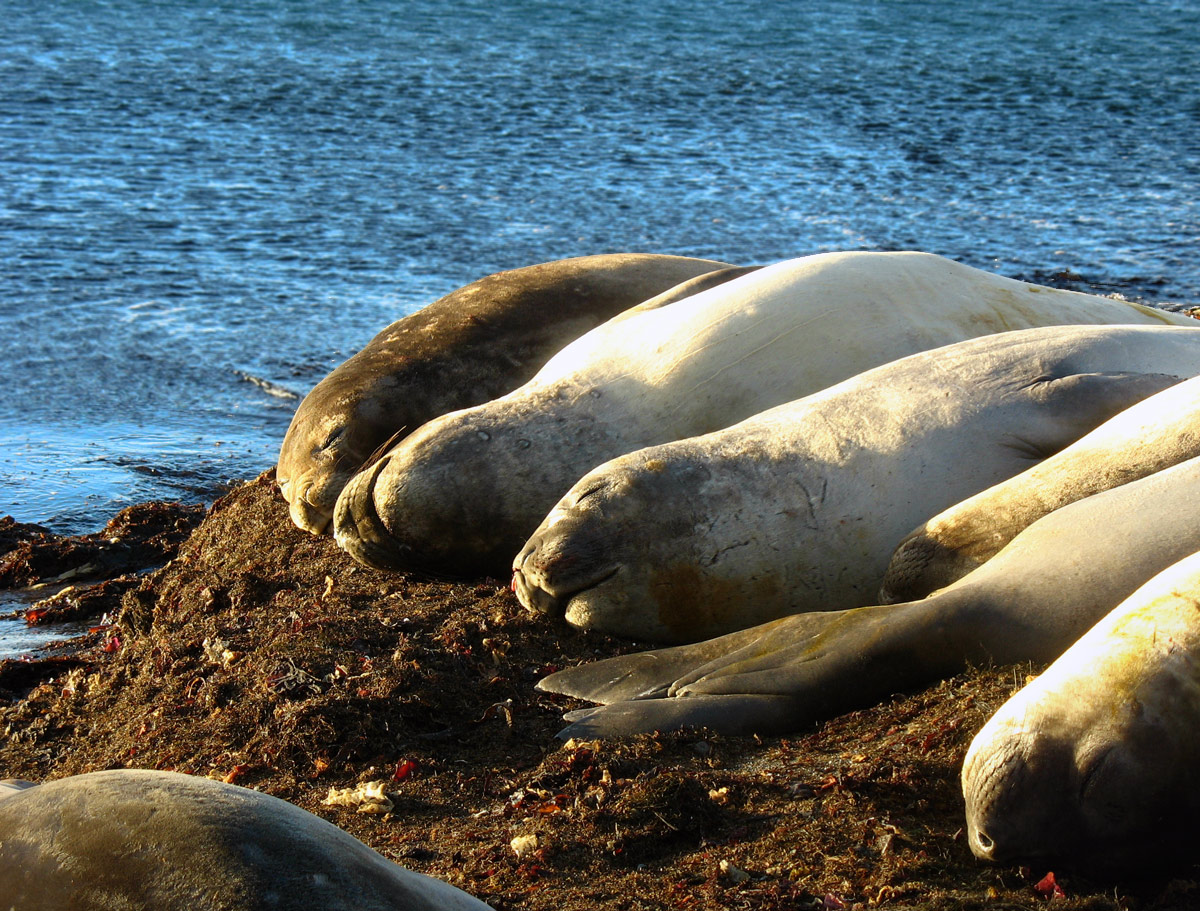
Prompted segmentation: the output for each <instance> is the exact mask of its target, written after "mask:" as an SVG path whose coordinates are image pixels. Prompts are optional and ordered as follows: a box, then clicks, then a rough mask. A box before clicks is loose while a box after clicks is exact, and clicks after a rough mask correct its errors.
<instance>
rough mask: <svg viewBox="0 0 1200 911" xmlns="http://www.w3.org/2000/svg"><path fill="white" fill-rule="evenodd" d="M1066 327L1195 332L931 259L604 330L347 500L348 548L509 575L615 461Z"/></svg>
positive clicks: (865, 265)
mask: <svg viewBox="0 0 1200 911" xmlns="http://www.w3.org/2000/svg"><path fill="white" fill-rule="evenodd" d="M1064 323H1092V324H1096V323H1148V324H1158V325H1162V324H1175V323H1179V324H1180V325H1192V326H1195V323H1194V322H1193V321H1191V320H1188V319H1187V318H1185V317H1181V316H1178V315H1175V314H1170V313H1165V312H1163V311H1158V310H1153V309H1151V308H1146V307H1139V306H1137V305H1132V304H1129V303H1126V302H1123V301H1115V300H1110V299H1107V298H1100V297H1091V296H1088V295H1081V294H1076V293H1073V292H1068V291H1056V290H1053V289H1049V288H1040V287H1038V286H1035V285H1028V284H1025V283H1022V282H1017V281H1012V280H1009V279H1004V278H1000V277H998V276H995V275H990V274H988V273H986V272H981V271H979V270H976V269H971V268H969V267H967V266H963V265H960V264H958V263H954V262H951V261H950V260H946V259H942V258H941V257H937V256H931V255H928V254H922V253H830V254H820V255H817V256H811V257H804V258H801V259H796V260H789V261H787V262H784V263H778V264H776V265H774V266H768V267H766V268H764V269H761V270H759V271H758V272H755V273H754V274H752V275H747V276H744V277H742V278H738V279H735V280H733V281H731V282H728V283H726V284H724V285H721V286H720V287H717V288H714V289H711V290H709V291H705V292H704V293H702V294H697V295H694V296H693V297H691V298H688V299H686V300H683V301H680V302H679V303H676V304H673V305H671V306H670V307H666V308H660V309H658V310H655V311H653V312H642V313H634V314H629V315H626V316H624V317H623V318H621V319H620V320H619V321H618V322H615V323H609V324H606V325H604V326H601V327H599V328H597V329H594V330H592V331H591V332H589V333H588V334H587V335H585V336H583V337H582V338H580V339H578V340H577V341H576V342H574V343H572V344H571V345H569V346H568V347H567V348H565V349H564V350H563V351H561V352H560V353H559V354H558V355H556V356H555V357H554V358H553V359H552V360H551V361H550V362H549V363H548V364H547V365H546V366H545V367H544V368H543V369H542V370H541V371H540V372H539V373H538V375H537V376H536V377H534V378H533V379H532V380H531V381H530V382H529V383H527V384H525V385H524V386H522V387H521V388H520V389H518V390H515V391H514V392H512V393H510V394H509V395H507V396H504V397H502V398H500V399H497V400H495V401H493V402H489V403H487V404H485V405H481V406H478V407H476V408H472V409H468V410H465V411H460V412H456V413H454V414H449V415H445V416H443V417H441V418H438V419H436V420H434V421H431V422H430V423H428V424H426V425H425V426H424V427H423V428H421V429H420V430H419V431H417V432H416V433H414V434H413V435H412V436H410V437H409V438H408V439H406V440H404V441H402V442H401V443H400V444H399V445H397V446H396V447H394V448H393V449H392V450H391V451H390V452H389V453H388V455H387V456H385V457H384V459H383V460H382V461H380V462H379V463H378V464H377V465H375V466H373V467H372V468H371V469H370V470H368V471H364V472H363V473H361V474H360V475H359V476H358V477H356V478H355V479H354V481H353V483H352V484H350V485H348V486H347V488H346V490H345V492H344V493H343V496H342V497H341V499H340V501H339V503H338V506H337V519H336V526H337V528H336V535H337V538H338V542H339V543H340V544H341V545H342V546H343V547H344V548H346V550H348V551H349V552H350V553H351V554H352V555H353V556H354V557H355V558H356V559H359V560H361V561H363V562H365V563H369V564H372V565H375V566H380V567H392V568H401V569H419V570H424V571H432V572H441V573H448V574H456V575H468V574H475V573H494V574H501V573H505V572H506V571H507V570H508V567H509V565H510V563H511V560H512V556H513V554H515V553H516V552H517V550H518V549H519V548H520V547H521V544H522V543H523V542H524V541H525V539H526V538H527V537H528V536H529V535H530V533H532V532H533V531H534V529H535V528H537V526H538V523H539V522H540V521H541V520H542V518H543V517H544V516H545V514H546V512H547V511H548V510H549V509H550V507H551V506H553V505H554V503H555V502H556V501H557V500H558V499H559V497H561V496H562V495H563V494H564V493H566V491H567V490H568V489H569V488H570V486H571V484H573V483H574V482H575V481H576V480H577V479H578V478H579V477H580V476H582V475H583V474H584V473H585V472H586V471H588V470H589V469H591V468H593V467H594V466H596V465H598V464H600V463H601V462H604V461H607V460H608V459H611V458H613V457H615V456H618V455H621V454H622V453H625V452H630V451H632V450H635V449H640V448H642V447H643V446H650V445H653V444H656V443H662V442H666V441H668V440H674V439H680V438H682V437H688V436H694V435H696V434H700V433H707V432H709V431H712V430H717V429H719V428H721V427H727V426H729V425H730V424H732V423H735V422H736V421H739V420H742V419H744V418H747V417H749V416H750V415H752V414H755V413H757V412H759V411H762V410H763V409H765V408H769V407H771V406H774V405H778V404H781V403H783V402H786V401H790V400H792V399H795V398H798V397H800V396H802V395H807V394H809V393H812V392H815V391H817V390H819V389H823V388H825V387H826V386H829V385H832V384H833V383H836V382H839V381H840V380H843V379H846V378H847V377H849V376H853V375H854V374H856V373H860V372H861V371H863V370H866V369H869V368H871V367H874V366H877V365H879V364H882V363H885V362H887V361H891V360H894V359H895V358H898V357H903V356H905V355H908V354H912V353H914V352H917V351H923V350H927V349H929V348H934V347H937V346H939V345H944V344H948V343H951V342H955V341H960V340H962V339H966V338H974V337H976V336H980V335H987V334H989V333H992V332H997V331H1001V330H1005V329H1019V328H1027V327H1030V326H1041V325H1054V324H1064ZM922 518H923V517H922ZM905 530H907V529H905Z"/></svg>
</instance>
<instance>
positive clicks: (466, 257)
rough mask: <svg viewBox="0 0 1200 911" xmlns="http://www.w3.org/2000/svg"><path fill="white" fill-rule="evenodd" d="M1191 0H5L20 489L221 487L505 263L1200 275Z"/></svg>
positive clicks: (0, 171)
mask: <svg viewBox="0 0 1200 911" xmlns="http://www.w3.org/2000/svg"><path fill="white" fill-rule="evenodd" d="M1197 73H1200V4H1197V3H1196V2H1183V0H1175V2H1172V0H1157V2H1155V0H1150V2H1147V0H1139V2H1104V0H1095V2H1064V0H1010V2H1002V3H995V4H977V3H974V2H966V0H939V2H932V0H928V2H921V0H913V2H901V0H876V2H870V0H858V2H852V0H812V2H755V0H749V2H747V0H739V2H733V0H710V2H708V3H706V4H692V3H683V2H668V0H637V2H634V0H610V2H607V3H604V4H586V3H563V2H551V0H537V2H535V0H487V2H482V0H464V2H458V3H455V4H445V3H436V2H432V0H411V2H404V0H397V2H382V0H359V2H354V3H338V4H332V3H324V2H315V0H292V2H286V3H285V2H282V0H278V2H268V0H238V2H236V3H234V2H224V0H221V2H217V0H194V2H187V3H182V4H163V3H159V2H151V0H90V2H89V0H6V2H5V3H4V15H3V16H0V338H3V346H4V347H3V357H0V390H2V394H3V400H2V401H3V404H0V514H3V513H11V514H13V515H14V516H16V517H17V518H18V519H21V520H23V521H36V522H44V523H48V524H50V525H51V526H52V527H54V528H56V529H57V530H60V531H65V532H77V531H89V530H94V529H96V528H98V527H99V526H100V525H101V524H102V523H103V522H104V521H105V520H106V519H107V518H108V517H109V516H110V515H111V514H112V513H113V512H114V511H116V510H117V509H118V508H120V507H121V506H123V505H127V504H128V503H131V502H135V501H139V500H144V499H148V498H154V497H179V498H183V499H185V500H193V501H194V500H200V499H206V498H211V497H212V496H213V495H214V494H215V493H216V492H218V491H219V490H220V489H221V487H222V485H223V484H225V483H227V482H228V481H230V480H231V479H239V478H248V477H251V476H253V475H255V474H256V473H258V472H259V471H260V470H261V469H263V468H264V467H266V466H268V465H269V464H271V463H272V462H273V461H274V458H275V455H276V452H277V449H278V446H279V443H280V441H281V440H282V437H283V433H284V430H285V429H286V427H287V423H288V420H289V419H290V415H291V412H292V410H293V409H294V407H295V405H296V404H297V401H298V399H296V398H294V397H288V392H291V393H295V394H302V393H303V392H304V391H306V390H307V389H308V388H309V387H311V386H312V385H313V384H314V383H315V382H316V381H317V380H319V379H320V377H321V376H323V375H324V373H325V372H327V371H328V370H329V369H330V368H332V367H333V366H334V365H336V364H337V363H338V362H340V361H341V360H342V359H344V358H345V357H347V356H348V355H350V354H351V353H353V352H354V351H355V350H357V349H358V348H359V347H360V346H361V345H362V344H363V343H365V342H366V341H367V340H368V339H369V338H370V337H371V336H372V335H373V334H374V333H375V332H376V331H377V330H378V329H379V328H381V327H382V326H384V325H385V324H386V323H388V322H390V321H391V320H393V319H395V318H396V317H398V316H400V315H403V314H405V313H408V312H411V311H412V310H414V309H416V308H418V307H420V306H422V305H423V304H425V303H427V302H429V301H430V300H432V299H434V298H436V297H438V296H440V295H441V294H443V293H446V292H447V291H450V290H452V289H453V288H455V287H457V286H459V285H461V284H465V283H466V282H468V281H471V280H473V279H474V278H477V277H479V276H480V275H483V274H486V273H488V272H492V271H496V270H498V269H502V268H509V267H514V266H519V265H525V264H529V263H532V262H538V261H544V260H548V259H555V258H559V257H564V256H572V255H579V254H584V253H596V252H605V251H615V250H645V251H656V252H671V253H680V254H689V255H698V256H712V257H717V258H721V259H726V260H730V261H734V262H747V263H748V262H768V261H772V260H777V259H782V258H786V257H790V256H795V255H800V254H804V253H810V252H815V251H819V250H832V249H858V248H872V249H894V248H917V249H923V250H929V251H933V252H937V253H941V254H943V255H947V256H951V257H954V258H956V259H960V260H963V261H965V262H968V263H970V264H972V265H976V266H980V267H983V268H989V269H993V270H994V271H998V272H1001V273H1004V274H1008V275H1016V276H1020V277H1027V278H1029V277H1034V278H1036V277H1037V276H1038V275H1042V274H1046V273H1051V272H1055V271H1059V270H1062V269H1070V270H1072V271H1075V272H1077V273H1080V274H1081V275H1083V276H1085V277H1086V278H1088V279H1089V280H1091V281H1093V282H1094V283H1096V284H1095V286H1096V287H1097V288H1100V289H1102V290H1103V289H1107V288H1111V289H1113V290H1118V291H1121V292H1124V293H1126V294H1128V295H1130V296H1134V297H1141V298H1149V299H1166V300H1170V301H1175V302H1177V303H1180V304H1185V303H1186V304H1191V303H1197V302H1200V256H1198V253H1200V243H1198V241H1200V211H1198V209H1197V200H1198V199H1200V92H1197V90H1196V89H1197V82H1196V80H1197Z"/></svg>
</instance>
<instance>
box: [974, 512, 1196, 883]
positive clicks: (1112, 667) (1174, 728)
mask: <svg viewBox="0 0 1200 911" xmlns="http://www.w3.org/2000/svg"><path fill="white" fill-rule="evenodd" d="M1192 541H1193V546H1194V545H1195V543H1196V536H1195V534H1194V530H1193V535H1192ZM1198 607H1200V553H1194V554H1191V555H1190V556H1188V557H1185V558H1184V559H1183V560H1181V561H1179V562H1178V563H1176V564H1174V565H1173V566H1170V567H1169V568H1167V569H1165V570H1163V571H1162V572H1160V573H1159V574H1158V575H1156V576H1155V577H1154V578H1152V579H1151V580H1150V581H1149V582H1147V583H1146V584H1145V585H1143V586H1142V587H1141V588H1139V589H1138V590H1137V591H1136V592H1134V593H1133V594H1132V595H1130V596H1129V597H1128V598H1127V599H1125V601H1124V602H1122V603H1121V604H1120V605H1118V606H1117V607H1116V608H1114V609H1113V610H1112V612H1111V613H1109V614H1108V615H1107V616H1106V617H1104V619H1102V620H1101V621H1100V622H1099V623H1097V624H1096V625H1095V626H1094V627H1092V628H1091V629H1090V630H1089V631H1088V632H1087V633H1086V634H1085V635H1084V636H1083V638H1081V639H1080V640H1079V641H1078V642H1076V643H1075V644H1074V645H1072V646H1071V647H1070V648H1069V649H1067V651H1066V652H1064V653H1063V655H1062V657H1060V658H1059V659H1058V660H1057V661H1055V662H1054V663H1053V664H1052V665H1050V667H1049V669H1048V670H1046V671H1045V672H1044V673H1043V674H1041V676H1039V677H1037V678H1035V679H1034V680H1033V682H1032V683H1029V684H1028V685H1027V686H1025V687H1024V689H1022V690H1021V691H1020V692H1018V693H1016V694H1015V695H1014V696H1013V697H1012V698H1011V699H1009V700H1008V702H1006V703H1005V704H1004V705H1003V706H1002V707H1001V708H1000V710H999V711H997V712H996V714H995V715H994V716H993V717H992V719H991V720H990V721H988V723H987V724H986V725H984V727H983V729H982V730H981V731H980V732H979V733H978V734H977V735H976V737H975V739H974V740H973V741H972V743H971V747H970V749H969V750H968V752H967V758H966V761H965V762H964V763H963V772H962V786H963V796H964V797H965V798H966V802H967V831H968V843H969V844H970V846H971V850H972V851H973V852H974V853H975V855H976V856H977V857H980V858H982V859H984V860H989V861H994V862H997V863H1000V862H1015V861H1018V860H1021V861H1026V860H1043V861H1056V862H1058V861H1063V860H1066V861H1068V862H1072V863H1076V864H1079V863H1084V864H1086V865H1088V866H1092V865H1099V866H1109V865H1111V864H1113V863H1114V862H1117V863H1122V864H1127V863H1135V864H1138V865H1140V864H1141V863H1143V862H1144V861H1145V860H1146V859H1147V858H1151V859H1158V858H1159V857H1161V856H1162V855H1163V854H1167V855H1173V854H1177V853H1178V851H1179V850H1180V849H1182V850H1186V851H1187V852H1188V854H1189V856H1190V855H1191V854H1192V852H1193V849H1194V845H1195V829H1196V815H1197V812H1198V811H1200V793H1198V792H1197V789H1196V783H1195V779H1194V778H1193V777H1192V776H1193V775H1194V774H1195V771H1196V767H1197V765H1200V611H1198Z"/></svg>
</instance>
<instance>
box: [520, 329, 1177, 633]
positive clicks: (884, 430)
mask: <svg viewBox="0 0 1200 911" xmlns="http://www.w3.org/2000/svg"><path fill="white" fill-rule="evenodd" d="M1163 373H1168V374H1171V375H1169V376H1164V375H1163ZM1197 373H1200V332H1197V331H1196V330H1195V329H1175V328H1166V327H1145V326H1107V327H1099V326H1056V327H1049V328H1044V329H1027V330H1024V331H1022V332H1007V333H1001V334H998V335H993V336H988V337H986V338H980V339H971V340H969V341H966V342H959V343H958V344H956V345H949V346H946V347H944V348H939V349H936V350H934V351H926V352H922V353H921V354H915V355H912V356H911V357H908V358H904V359H902V360H899V361H893V362H892V363H890V364H885V365H884V366H882V367H877V368H875V369H874V370H870V371H867V372H866V373H863V374H860V375H859V376H856V377H853V378H851V379H849V380H846V381H845V382H843V383H840V384H838V385H837V386H834V387H831V388H829V389H826V390H824V391H823V392H820V393H817V394H815V395H811V396H808V397H806V398H803V399H799V400H797V401H795V402H791V403H788V404H786V405H781V406H779V407H778V408H774V409H771V410H769V411H766V412H763V413H762V414H759V415H756V416H755V417H752V418H750V419H749V420H746V421H743V422H741V423H740V424H735V425H734V426H732V427H729V428H726V429H725V430H721V431H717V432H716V433H711V434H708V435H706V436H702V437H694V438H692V439H686V440H678V441H676V442H673V443H667V444H664V445H662V446H655V447H650V448H648V449H643V450H640V451H638V452H634V453H630V454H628V455H625V456H622V457H620V458H618V459H614V460H613V461H611V462H608V463H606V464H604V465H601V466H599V467H598V468H596V469H594V470H593V471H591V472H589V473H588V474H587V475H585V476H584V477H583V478H581V479H580V480H579V481H578V482H577V483H576V484H575V486H574V487H573V488H571V490H570V492H569V493H567V495H566V496H565V497H564V498H563V499H562V500H561V501H559V503H558V505H557V506H555V508H554V509H553V510H552V511H551V512H550V514H549V515H548V516H547V517H546V519H545V521H544V522H543V523H542V526H541V527H540V528H539V529H538V530H537V531H536V532H535V533H534V535H533V536H532V537H531V538H530V539H529V541H528V542H527V544H526V545H525V547H524V549H523V550H522V551H521V552H520V554H518V556H517V559H516V561H515V564H514V569H515V573H514V577H513V579H514V588H515V590H516V592H517V595H518V597H519V598H520V599H521V601H522V603H524V604H525V605H526V606H528V607H531V608H533V609H536V610H540V611H543V612H545V613H549V614H553V615H559V616H565V617H566V619H567V621H568V622H569V623H571V624H573V625H575V626H579V627H583V628H588V629H596V630H602V631H604V632H608V633H613V634H615V635H619V636H629V637H631V638H635V639H649V640H651V641H655V642H690V641H695V640H696V639H703V638H708V637H711V636H717V635H720V634H722V633H727V632H731V631H733V630H736V629H744V628H745V627H747V626H753V625H755V624H758V623H763V622H765V621H767V620H771V619H774V618H776V617H781V616H784V615H786V614H792V613H798V612H801V611H814V610H842V609H846V608H851V607H859V606H862V605H865V604H873V603H874V602H875V600H876V593H877V592H878V591H879V584H880V580H881V579H882V578H883V574H884V571H885V570H886V568H887V565H888V560H889V558H890V557H891V555H892V552H893V550H894V549H895V546H896V542H897V541H898V540H900V538H901V537H903V535H904V533H905V532H906V531H908V530H909V529H911V528H912V527H913V525H915V524H916V523H917V522H920V521H921V519H922V518H923V517H926V516H930V515H933V514H936V513H937V512H939V511H941V510H942V509H945V508H946V507H947V506H949V505H951V504H953V503H957V502H958V501H960V500H962V499H963V498H964V497H967V496H970V495H971V494H973V493H977V492H978V491H980V490H982V489H984V488H986V487H988V486H989V485H991V484H994V483H996V482H997V481H1000V480H1002V479H1004V478H1007V477H1011V476H1012V475H1014V474H1017V473H1019V472H1021V471H1024V470H1025V469H1026V468H1028V467H1029V466H1030V465H1031V464H1033V463H1034V462H1036V461H1039V460H1041V459H1043V458H1045V457H1046V456H1048V455H1050V454H1052V453H1054V452H1057V451H1058V450H1060V449H1062V448H1063V447H1064V446H1066V445H1068V444H1069V443H1071V442H1073V441H1075V440H1077V439H1078V438H1079V437H1080V436H1082V435H1083V434H1084V433H1086V432H1087V431H1089V430H1091V429H1092V428H1094V427H1095V426H1096V425H1098V424H1100V423H1101V422H1103V421H1105V420H1107V419H1108V418H1110V417H1112V416H1113V415H1114V414H1116V413H1118V412H1119V411H1121V410H1123V409H1125V408H1127V407H1128V406H1130V405H1132V404H1134V403H1135V402H1138V401H1140V400H1141V399H1143V398H1145V397H1146V396H1149V395H1152V394H1154V393H1155V392H1158V391H1160V390H1162V389H1163V388H1165V387H1166V386H1168V385H1172V384H1174V383H1176V382H1178V380H1179V378H1181V377H1184V376H1192V375H1195V374H1197Z"/></svg>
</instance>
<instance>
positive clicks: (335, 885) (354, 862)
mask: <svg viewBox="0 0 1200 911" xmlns="http://www.w3.org/2000/svg"><path fill="white" fill-rule="evenodd" d="M0 896H3V898H4V899H5V901H4V902H3V906H4V907H6V908H7V907H10V906H11V907H13V908H19V909H21V911H63V909H67V908H70V909H73V911H102V909H104V911H108V909H116V908H153V909H155V911H194V909H197V908H247V909H248V908H262V909H267V908H271V909H279V911H310V909H314V908H320V909H329V911H435V909H437V911H443V909H444V911H487V909H488V906H487V905H486V904H484V903H483V902H481V901H479V900H477V899H474V898H472V897H471V896H469V895H467V893H465V892H462V891H460V890H458V889H456V888H454V887H453V886H451V885H449V884H448V883H444V882H441V881H440V880H437V879H434V878H432V877H429V876H425V875H423V874H420V873H414V872H412V871H411V870H406V869H405V868H403V867H401V866H398V865H396V864H394V863H392V862H391V861H390V860H387V859H386V858H385V857H383V856H382V855H381V854H377V853H376V852H375V851H372V850H371V849H370V848H368V847H367V846H366V845H364V844H363V843H362V842H360V841H358V840H357V839H356V838H353V837H352V836H350V835H349V834H347V833H346V832H343V831H342V830H341V829H339V828H338V827H337V826H335V825H332V824H330V823H328V822H325V821H324V820H323V819H320V818H318V817H316V816H313V815H312V814H311V813H307V812H305V811H304V810H301V809H300V808H299V807H296V806H293V805H292V804H290V803H287V802H286V801H283V800H279V799H278V798H275V797H270V796H268V795H266V794H261V793H259V792H258V791H251V790H248V789H246V788H239V787H236V786H234V785H227V784H222V783H220V782H216V781H210V780H209V779H207V778H196V777H192V776H190V775H181V774H178V773H174V772H153V771H146V770H135V769H119V770H114V771H109V772H93V773H90V774H87V775H78V776H75V777H72V778H62V779H58V780H56V781H49V782H46V783H45V784H40V785H37V786H36V787H31V788H28V789H25V790H21V791H16V792H14V793H12V794H10V795H9V796H7V797H5V798H4V799H3V800H0Z"/></svg>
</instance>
